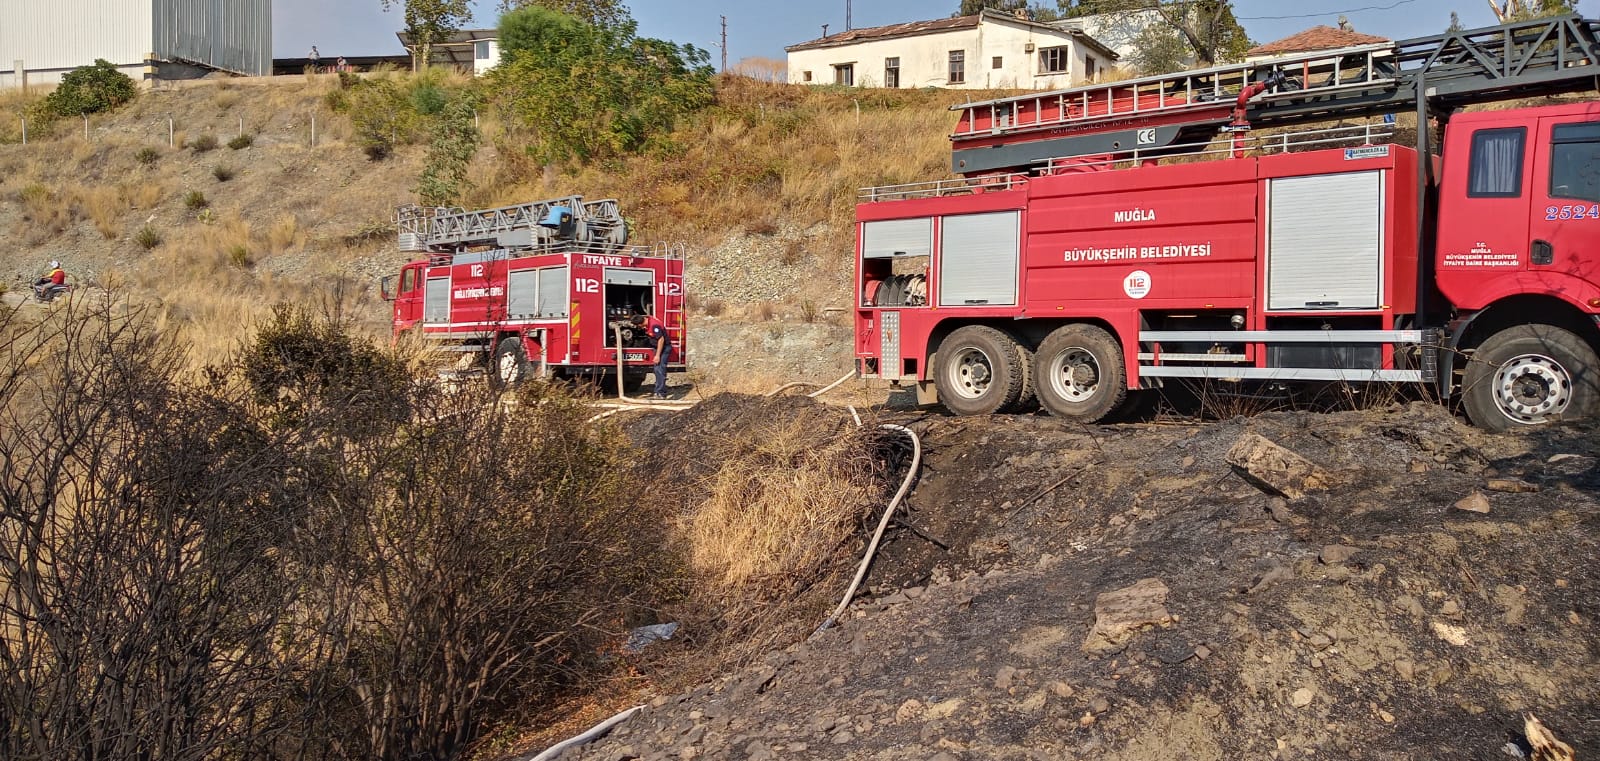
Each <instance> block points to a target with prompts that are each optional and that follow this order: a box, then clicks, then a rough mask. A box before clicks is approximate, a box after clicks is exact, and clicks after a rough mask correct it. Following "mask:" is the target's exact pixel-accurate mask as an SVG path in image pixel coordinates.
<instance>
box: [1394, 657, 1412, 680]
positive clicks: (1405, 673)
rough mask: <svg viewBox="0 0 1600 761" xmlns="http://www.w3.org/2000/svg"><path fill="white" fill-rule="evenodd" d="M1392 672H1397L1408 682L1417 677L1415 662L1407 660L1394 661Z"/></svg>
mask: <svg viewBox="0 0 1600 761" xmlns="http://www.w3.org/2000/svg"><path fill="white" fill-rule="evenodd" d="M1394 673H1396V674H1399V675H1400V678H1401V679H1404V680H1406V681H1408V682H1409V681H1411V680H1413V679H1416V678H1417V664H1415V663H1412V662H1411V661H1407V660H1399V661H1395V662H1394Z"/></svg>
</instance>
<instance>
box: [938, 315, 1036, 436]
mask: <svg viewBox="0 0 1600 761" xmlns="http://www.w3.org/2000/svg"><path fill="white" fill-rule="evenodd" d="M934 363H935V364H934V378H933V382H934V385H935V386H936V387H937V388H938V390H939V402H940V403H941V404H943V405H944V406H945V409H948V410H950V411H951V412H953V413H955V414H957V415H989V414H993V413H996V412H1008V411H1010V410H1012V409H1014V408H1015V407H1016V406H1017V405H1018V404H1019V403H1020V402H1022V401H1023V392H1024V390H1025V389H1026V387H1027V385H1028V368H1027V350H1026V349H1023V348H1022V346H1021V345H1019V344H1018V343H1017V341H1016V339H1014V338H1012V337H1011V336H1009V335H1007V334H1006V333H1003V332H1001V331H999V330H995V329H994V328H990V327H986V326H983V325H968V326H966V327H964V328H959V329H957V330H956V331H955V332H954V333H951V334H950V337H948V338H946V339H944V342H943V343H941V344H939V351H938V353H937V355H936V356H935V359H934Z"/></svg>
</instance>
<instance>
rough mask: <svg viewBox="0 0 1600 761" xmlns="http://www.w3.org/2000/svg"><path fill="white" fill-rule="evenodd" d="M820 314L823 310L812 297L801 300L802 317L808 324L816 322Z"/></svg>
mask: <svg viewBox="0 0 1600 761" xmlns="http://www.w3.org/2000/svg"><path fill="white" fill-rule="evenodd" d="M820 314H822V310H821V309H818V308H817V302H815V301H812V300H811V299H806V300H805V301H802V302H800V319H802V320H805V321H806V323H807V324H810V323H814V322H816V321H817V317H818V315H820Z"/></svg>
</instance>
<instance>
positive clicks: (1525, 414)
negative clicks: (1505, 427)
mask: <svg viewBox="0 0 1600 761" xmlns="http://www.w3.org/2000/svg"><path fill="white" fill-rule="evenodd" d="M1494 401H1495V405H1496V406H1498V407H1499V408H1500V411H1501V412H1503V413H1505V416H1506V417H1508V418H1510V419H1511V420H1513V421H1515V422H1518V423H1522V424H1525V425H1531V424H1533V423H1540V422H1543V421H1544V420H1545V419H1546V418H1548V417H1550V416H1552V415H1557V414H1560V413H1561V412H1563V411H1565V410H1566V409H1567V405H1569V404H1571V403H1572V375H1571V374H1570V373H1568V372H1567V369H1566V368H1565V367H1562V366H1561V363H1559V362H1557V361H1555V360H1554V359H1551V358H1550V357H1547V356H1544V355H1542V354H1523V355H1521V356H1517V357H1512V358H1511V359H1510V360H1507V361H1506V362H1505V364H1502V365H1501V366H1500V369H1499V370H1497V371H1495V374H1494Z"/></svg>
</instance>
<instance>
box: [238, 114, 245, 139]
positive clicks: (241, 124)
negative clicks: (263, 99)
mask: <svg viewBox="0 0 1600 761" xmlns="http://www.w3.org/2000/svg"><path fill="white" fill-rule="evenodd" d="M239 137H244V117H243V116H241V117H239Z"/></svg>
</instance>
